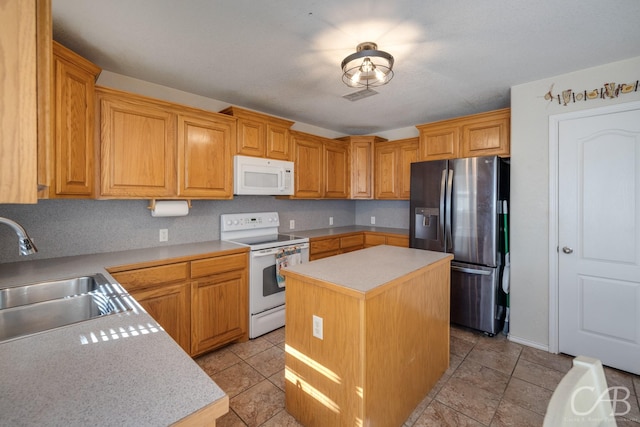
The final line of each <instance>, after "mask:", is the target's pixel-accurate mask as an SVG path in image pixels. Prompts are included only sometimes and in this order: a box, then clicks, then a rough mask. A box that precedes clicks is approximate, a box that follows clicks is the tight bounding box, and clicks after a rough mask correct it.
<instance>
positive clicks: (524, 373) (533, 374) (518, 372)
mask: <svg viewBox="0 0 640 427" xmlns="http://www.w3.org/2000/svg"><path fill="white" fill-rule="evenodd" d="M513 376H514V377H515V378H519V379H521V380H524V381H527V382H530V383H532V384H535V385H539V386H540V387H544V388H546V389H547V390H551V391H553V390H555V389H556V387H557V386H558V383H560V380H562V378H563V377H564V376H565V373H564V372H560V371H556V370H555V369H549V368H545V367H544V366H542V365H538V364H537V363H534V362H530V361H528V360H526V359H523V358H520V360H518V363H517V365H516V368H515V369H514V371H513Z"/></svg>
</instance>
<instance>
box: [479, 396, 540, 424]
mask: <svg viewBox="0 0 640 427" xmlns="http://www.w3.org/2000/svg"><path fill="white" fill-rule="evenodd" d="M543 421H544V416H543V415H540V414H537V413H535V412H533V411H530V410H528V409H525V408H523V407H521V406H517V405H515V404H513V403H511V402H509V401H507V400H503V401H502V402H500V405H499V406H498V410H497V411H496V414H495V416H494V417H493V421H491V427H540V426H541V425H542V422H543Z"/></svg>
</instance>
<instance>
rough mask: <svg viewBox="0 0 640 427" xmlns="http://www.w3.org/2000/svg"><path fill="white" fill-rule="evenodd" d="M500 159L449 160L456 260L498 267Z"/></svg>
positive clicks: (450, 216)
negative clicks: (451, 174) (451, 176)
mask: <svg viewBox="0 0 640 427" xmlns="http://www.w3.org/2000/svg"><path fill="white" fill-rule="evenodd" d="M499 162H500V159H499V158H498V157H473V158H467V159H455V160H450V161H449V169H451V170H453V187H452V188H451V189H450V192H451V210H450V212H449V213H447V217H449V218H451V235H452V239H453V248H452V249H449V250H448V251H447V252H452V253H453V256H454V260H455V261H459V262H468V263H472V264H480V265H488V266H490V267H495V266H497V265H498V232H499V225H498V205H497V203H498V166H499Z"/></svg>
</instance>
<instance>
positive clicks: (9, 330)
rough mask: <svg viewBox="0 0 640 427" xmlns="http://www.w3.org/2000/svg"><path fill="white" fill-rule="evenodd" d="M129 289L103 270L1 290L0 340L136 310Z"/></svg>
mask: <svg viewBox="0 0 640 427" xmlns="http://www.w3.org/2000/svg"><path fill="white" fill-rule="evenodd" d="M134 309H135V305H134V303H133V302H132V300H131V297H130V296H129V294H127V292H126V291H125V290H124V289H123V288H122V287H121V286H120V285H119V284H117V283H109V281H108V280H107V279H106V278H105V277H104V276H103V275H101V274H95V275H91V276H84V277H75V278H71V279H67V280H56V281H51V282H41V283H35V284H29V285H24V286H17V287H14V288H7V289H2V290H0V342H2V341H6V340H10V339H13V338H18V337H21V336H25V335H31V334H34V333H37V332H42V331H46V330H50V329H54V328H58V327H61V326H65V325H70V324H72V323H77V322H82V321H85V320H90V319H94V318H96V317H100V316H106V315H110V314H114V313H122V312H125V311H129V310H134Z"/></svg>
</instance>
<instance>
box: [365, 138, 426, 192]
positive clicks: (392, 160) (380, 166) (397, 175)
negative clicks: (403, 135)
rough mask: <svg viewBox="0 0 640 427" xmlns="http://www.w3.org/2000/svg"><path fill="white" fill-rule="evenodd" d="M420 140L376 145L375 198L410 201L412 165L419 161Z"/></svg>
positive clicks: (404, 140)
mask: <svg viewBox="0 0 640 427" xmlns="http://www.w3.org/2000/svg"><path fill="white" fill-rule="evenodd" d="M418 150H419V142H418V138H407V139H399V140H396V141H389V142H380V143H377V144H376V145H375V169H374V174H375V180H374V181H375V185H374V188H375V198H376V199H397V200H408V199H409V197H410V196H411V191H410V182H411V163H413V162H416V161H418Z"/></svg>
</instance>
